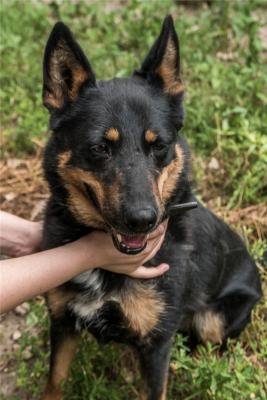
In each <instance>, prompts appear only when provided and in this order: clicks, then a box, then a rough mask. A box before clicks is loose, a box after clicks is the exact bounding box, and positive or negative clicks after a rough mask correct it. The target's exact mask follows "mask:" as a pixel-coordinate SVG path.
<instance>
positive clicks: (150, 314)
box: [120, 283, 165, 337]
mask: <svg viewBox="0 0 267 400" xmlns="http://www.w3.org/2000/svg"><path fill="white" fill-rule="evenodd" d="M164 306H165V304H164V301H163V300H162V298H161V296H160V294H159V293H157V292H156V291H155V289H153V288H149V287H145V286H143V285H142V284H140V283H135V284H134V286H133V287H132V288H131V289H129V290H127V292H125V294H122V295H121V298H120V307H121V309H122V312H123V314H124V316H125V318H126V320H127V321H128V324H129V328H130V329H132V330H133V331H134V332H136V333H137V334H139V335H140V336H141V337H144V336H145V335H147V334H148V333H149V332H150V331H152V330H153V328H155V326H156V325H157V324H158V322H159V318H160V316H161V315H162V314H163V313H164Z"/></svg>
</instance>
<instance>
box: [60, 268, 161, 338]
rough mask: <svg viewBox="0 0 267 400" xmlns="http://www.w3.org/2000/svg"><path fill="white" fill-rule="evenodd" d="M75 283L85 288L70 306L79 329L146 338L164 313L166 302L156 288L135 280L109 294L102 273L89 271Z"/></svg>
mask: <svg viewBox="0 0 267 400" xmlns="http://www.w3.org/2000/svg"><path fill="white" fill-rule="evenodd" d="M73 282H74V283H79V284H82V285H83V291H80V292H77V293H76V294H75V296H74V297H73V298H71V299H70V300H69V301H68V305H67V307H68V309H69V311H70V312H71V314H72V315H74V316H75V318H76V328H77V329H83V328H87V329H89V330H90V331H92V333H94V334H95V335H96V336H97V337H99V336H101V337H104V336H106V337H107V336H108V337H109V338H110V339H116V338H117V336H118V335H121V334H122V333H123V334H124V335H125V334H126V332H128V333H131V334H133V335H137V336H139V337H144V336H146V335H147V334H149V333H150V332H152V331H153V330H154V329H155V328H156V327H157V325H158V324H159V321H160V318H161V316H162V314H163V313H164V309H165V304H164V299H163V298H162V295H161V294H160V293H159V291H158V290H157V289H156V287H155V285H152V284H150V285H149V284H147V283H146V284H144V283H142V282H140V281H138V280H133V281H132V282H131V284H130V285H128V286H127V287H122V288H121V289H116V290H113V291H110V292H109V293H105V291H104V289H103V276H102V275H101V272H100V271H99V270H94V271H89V272H85V273H83V274H81V275H79V276H78V277H76V278H74V280H73ZM100 339H101V338H100Z"/></svg>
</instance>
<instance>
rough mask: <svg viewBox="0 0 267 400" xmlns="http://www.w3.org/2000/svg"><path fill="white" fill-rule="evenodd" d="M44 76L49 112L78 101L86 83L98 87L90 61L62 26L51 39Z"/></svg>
mask: <svg viewBox="0 0 267 400" xmlns="http://www.w3.org/2000/svg"><path fill="white" fill-rule="evenodd" d="M43 74H44V83H43V102H44V105H45V106H46V107H47V108H48V109H49V110H53V109H61V108H63V107H64V105H65V104H67V103H68V102H72V101H74V100H75V99H76V98H77V97H78V95H79V93H80V90H81V89H82V87H83V86H84V84H85V83H88V84H90V85H92V86H95V85H96V79H95V75H94V73H93V70H92V68H91V66H90V64H89V61H88V60H87V58H86V56H85V55H84V53H83V51H82V49H81V48H80V46H79V45H78V43H77V42H76V41H75V39H74V38H73V36H72V33H71V32H70V30H69V28H68V27H67V26H66V25H65V24H63V23H62V22H58V23H57V24H56V25H55V26H54V28H53V30H52V32H51V34H50V37H49V39H48V42H47V45H46V49H45V54H44V64H43Z"/></svg>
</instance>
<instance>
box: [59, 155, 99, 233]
mask: <svg viewBox="0 0 267 400" xmlns="http://www.w3.org/2000/svg"><path fill="white" fill-rule="evenodd" d="M70 158H71V152H70V151H67V152H64V153H61V154H60V155H59V157H58V160H59V164H58V173H59V175H60V176H61V178H62V180H63V184H64V187H65V189H66V190H67V191H68V195H69V198H68V203H69V208H70V210H71V212H72V213H73V214H74V215H75V217H76V218H77V220H78V221H79V222H81V223H83V224H85V225H88V226H91V227H94V228H104V227H105V222H104V220H103V218H102V216H101V215H100V214H99V212H98V211H97V210H96V208H95V206H94V205H93V203H92V202H91V200H90V199H89V198H88V195H87V193H86V191H85V186H84V183H86V184H87V185H88V186H89V187H90V188H91V189H92V190H93V191H94V193H95V195H96V197H97V200H98V202H99V205H100V207H101V208H102V207H103V203H104V189H103V185H102V184H101V182H100V181H99V179H98V178H97V177H96V176H94V174H93V173H91V172H88V171H84V170H82V169H80V168H77V167H72V166H68V165H67V163H68V161H69V160H70Z"/></svg>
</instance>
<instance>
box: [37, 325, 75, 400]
mask: <svg viewBox="0 0 267 400" xmlns="http://www.w3.org/2000/svg"><path fill="white" fill-rule="evenodd" d="M50 337H51V356H50V371H49V378H48V382H47V385H46V388H45V392H44V395H43V397H42V400H62V399H63V392H62V384H63V382H64V381H65V380H66V379H67V377H68V372H69V368H70V364H71V361H72V359H73V356H74V354H75V351H76V348H77V345H78V341H79V335H78V334H77V333H75V329H74V326H73V324H72V323H70V322H69V321H65V320H64V319H62V320H61V319H60V320H55V319H52V320H51V329H50Z"/></svg>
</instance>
